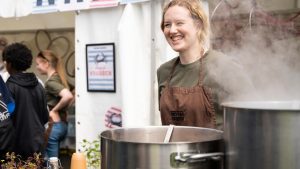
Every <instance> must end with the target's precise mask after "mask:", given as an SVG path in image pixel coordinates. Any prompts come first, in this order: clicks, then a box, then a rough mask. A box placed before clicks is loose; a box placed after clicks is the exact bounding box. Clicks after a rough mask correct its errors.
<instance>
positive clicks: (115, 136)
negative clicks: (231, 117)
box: [101, 126, 224, 169]
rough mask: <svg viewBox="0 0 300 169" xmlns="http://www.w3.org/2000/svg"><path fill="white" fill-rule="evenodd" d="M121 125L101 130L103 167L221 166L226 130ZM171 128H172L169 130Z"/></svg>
mask: <svg viewBox="0 0 300 169" xmlns="http://www.w3.org/2000/svg"><path fill="white" fill-rule="evenodd" d="M168 129H169V127H168V126H152V127H145V128H121V129H113V130H107V131H104V132H102V133H101V169H174V168H180V169H222V168H223V150H224V149H223V146H224V144H223V132H222V131H219V130H214V129H208V128H199V127H185V126H175V127H174V129H173V132H172V135H171V138H170V142H167V143H165V142H164V140H165V136H166V133H167V131H168ZM169 131H170V130H169Z"/></svg>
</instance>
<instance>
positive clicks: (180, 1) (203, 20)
mask: <svg viewBox="0 0 300 169" xmlns="http://www.w3.org/2000/svg"><path fill="white" fill-rule="evenodd" d="M173 6H181V7H184V8H186V9H188V10H189V11H190V14H191V17H192V18H193V19H194V20H195V21H198V22H199V21H200V24H201V28H202V29H200V30H199V32H198V39H199V41H200V43H201V44H202V46H203V49H204V52H206V51H207V50H208V49H209V48H210V25H209V18H208V16H207V15H206V13H205V11H204V8H203V5H202V3H201V2H200V1H199V0H172V1H170V2H169V3H168V4H167V5H166V6H165V7H164V9H163V13H162V20H161V24H160V27H161V29H162V31H164V28H165V27H164V19H165V14H166V12H167V10H168V9H169V8H170V7H173Z"/></svg>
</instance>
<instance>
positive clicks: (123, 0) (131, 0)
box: [120, 0, 149, 4]
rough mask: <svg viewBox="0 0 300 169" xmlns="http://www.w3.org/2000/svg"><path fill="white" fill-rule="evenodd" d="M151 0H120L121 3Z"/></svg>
mask: <svg viewBox="0 0 300 169" xmlns="http://www.w3.org/2000/svg"><path fill="white" fill-rule="evenodd" d="M145 1H149V0H120V4H128V3H136V2H145Z"/></svg>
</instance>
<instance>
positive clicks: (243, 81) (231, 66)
mask: <svg viewBox="0 0 300 169" xmlns="http://www.w3.org/2000/svg"><path fill="white" fill-rule="evenodd" d="M177 59H178V57H176V58H173V59H171V60H170V61H168V62H166V63H164V64H162V65H161V66H160V67H159V68H158V70H157V78H158V89H159V97H160V94H161V91H162V90H163V89H164V87H165V85H166V82H167V79H168V78H169V76H170V73H171V69H172V67H173V64H174V62H175V61H176V60H177ZM200 69H202V70H201V71H203V83H202V84H203V86H205V87H207V88H210V89H211V91H212V100H213V103H214V108H215V110H216V117H217V125H218V128H222V123H223V118H222V117H223V116H222V115H223V110H222V107H221V103H222V102H224V101H233V100H243V99H244V98H246V95H249V93H251V92H252V91H253V90H254V88H253V85H252V82H251V81H250V79H249V77H247V75H246V73H245V72H244V70H243V68H242V66H241V65H239V64H238V62H236V61H235V60H233V59H232V58H230V57H228V56H226V55H224V54H222V53H220V52H217V51H212V50H211V51H208V52H207V53H206V54H205V55H204V56H203V59H202V64H200V59H199V60H197V61H195V62H193V63H190V64H181V63H180V62H179V64H178V65H177V66H176V67H175V70H174V73H173V76H172V79H171V81H170V86H177V87H192V86H195V85H197V83H198V81H199V74H200Z"/></svg>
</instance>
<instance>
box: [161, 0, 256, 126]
mask: <svg viewBox="0 0 300 169" xmlns="http://www.w3.org/2000/svg"><path fill="white" fill-rule="evenodd" d="M161 29H162V31H163V33H164V35H165V38H166V40H167V42H168V43H169V45H170V46H171V47H172V49H173V50H174V51H176V52H178V53H179V56H178V57H176V58H173V59H172V60H170V61H168V62H166V63H164V64H163V65H161V66H160V67H159V68H158V70H157V77H158V85H159V109H160V112H161V121H162V124H163V125H169V124H174V125H185V126H198V127H208V128H216V127H218V128H219V129H221V128H222V121H223V120H222V116H221V114H222V111H221V110H220V109H219V111H217V110H218V108H219V107H220V106H219V105H220V102H221V101H223V100H224V99H225V98H228V97H231V98H232V97H235V98H239V97H240V95H241V96H242V95H243V94H245V93H247V92H249V89H251V88H252V85H251V82H250V81H249V80H248V79H247V77H245V76H244V74H243V73H242V72H243V70H242V69H241V67H240V66H239V65H238V64H237V63H235V62H233V61H232V60H230V59H229V58H228V57H226V56H225V55H223V54H221V53H219V52H216V51H212V50H210V47H209V43H210V42H209V38H210V36H209V32H210V28H209V20H208V17H207V15H206V13H205V12H204V9H203V7H202V4H201V3H200V2H199V1H198V0H173V1H171V2H169V3H168V4H167V5H166V6H165V8H164V10H163V16H162V22H161ZM227 65H230V69H229V68H228V67H227ZM225 81H232V82H233V83H232V84H235V85H236V84H238V85H242V86H245V88H243V89H245V90H237V88H236V86H235V85H231V86H228V85H225V84H226V83H225ZM216 112H217V115H216Z"/></svg>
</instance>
